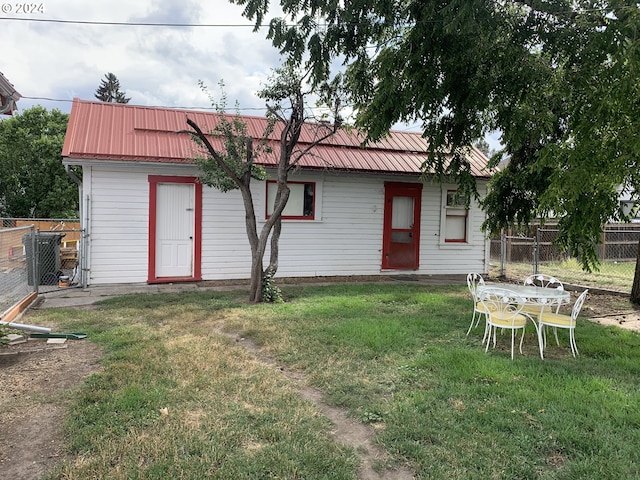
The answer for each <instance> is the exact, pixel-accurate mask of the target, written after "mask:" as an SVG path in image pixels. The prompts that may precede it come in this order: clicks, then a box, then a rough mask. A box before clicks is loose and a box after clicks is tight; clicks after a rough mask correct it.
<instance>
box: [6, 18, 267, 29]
mask: <svg viewBox="0 0 640 480" xmlns="http://www.w3.org/2000/svg"><path fill="white" fill-rule="evenodd" d="M0 20H14V21H17V22H40V23H63V24H72V25H107V26H127V27H188V28H191V27H212V28H247V27H249V28H255V24H253V23H238V24H223V23H149V22H99V21H93V20H60V19H56V18H23V17H0ZM266 26H268V25H260V26H259V27H258V28H263V27H266Z"/></svg>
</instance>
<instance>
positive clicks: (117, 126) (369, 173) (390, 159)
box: [62, 100, 489, 285]
mask: <svg viewBox="0 0 640 480" xmlns="http://www.w3.org/2000/svg"><path fill="white" fill-rule="evenodd" d="M187 118H190V119H192V120H194V121H195V122H196V123H197V124H198V125H199V126H200V127H201V128H202V129H203V130H204V131H210V130H211V129H212V128H213V126H214V125H215V124H216V122H217V120H218V115H217V114H215V113H207V112H200V111H187V110H176V109H167V108H151V107H141V106H132V105H123V104H114V103H102V102H94V101H84V100H74V103H73V107H72V110H71V115H70V119H69V126H68V130H67V134H66V138H65V143H64V148H63V152H62V155H63V163H64V164H65V165H79V166H81V167H82V181H81V184H80V190H81V192H80V195H81V199H82V207H81V220H82V228H83V229H85V230H86V233H87V235H88V243H87V246H86V249H87V251H86V265H85V271H87V272H88V278H87V279H86V280H85V281H86V283H87V284H93V285H99V284H113V283H143V282H146V283H163V282H180V281H184V282H189V281H198V280H222V279H227V280H228V279H246V278H249V276H250V265H251V255H250V248H249V242H248V240H247V235H246V232H245V222H244V215H245V214H244V207H243V203H242V199H241V195H240V193H239V192H238V191H232V192H229V193H221V192H220V191H218V190H216V189H213V188H210V187H207V186H203V185H202V184H201V183H200V182H199V180H198V170H197V169H196V167H195V165H194V164H193V163H192V161H191V160H190V159H191V158H193V157H194V156H195V154H196V152H197V151H198V150H197V148H198V147H197V146H196V145H195V143H194V142H193V140H192V139H191V137H190V135H189V134H188V133H186V132H185V130H186V129H187V125H186V119H187ZM243 118H244V120H245V121H246V122H247V125H248V131H249V133H250V134H251V135H253V136H255V137H256V138H259V137H260V136H261V135H262V132H263V129H264V125H265V122H266V120H265V119H264V118H256V117H243ZM309 128H311V126H310V127H309ZM277 135H278V132H277V131H276V132H275V133H274V137H273V138H274V140H275V139H276V138H277ZM310 139H311V133H310V131H309V132H303V135H302V136H301V146H304V145H305V142H306V143H307V144H308V142H309V141H310ZM215 140H216V139H213V140H212V141H215ZM360 142H361V139H359V137H358V136H357V135H356V134H353V133H352V134H349V133H347V132H339V133H338V134H337V135H335V136H334V137H332V138H330V139H329V140H327V141H325V142H324V143H322V144H321V145H319V146H317V147H316V148H315V149H314V155H311V156H306V157H304V159H303V161H302V162H301V163H300V168H299V169H298V170H297V171H296V172H295V173H294V174H293V175H292V176H291V177H290V180H291V183H290V188H291V191H292V194H291V198H290V201H289V204H288V205H287V208H286V210H285V212H284V216H283V228H282V236H281V240H280V259H279V270H278V274H277V276H278V277H322V276H352V275H367V276H369V275H392V274H398V273H412V274H419V275H420V274H423V275H441V274H447V275H451V274H466V273H467V272H469V271H478V272H485V273H486V272H488V270H489V243H488V240H487V238H485V236H484V234H483V233H482V232H481V228H480V227H481V224H482V222H483V220H484V213H483V211H481V210H480V209H479V208H478V206H477V205H476V204H472V205H471V207H470V208H469V209H468V210H467V209H465V208H464V207H463V206H460V205H455V203H454V197H455V196H454V194H455V189H456V186H455V185H454V184H448V185H447V184H443V185H441V184H439V183H436V182H433V181H431V180H429V179H428V178H424V177H423V176H422V175H421V171H420V166H421V164H422V162H423V160H424V158H425V152H426V149H427V145H426V141H425V140H424V139H423V138H422V137H421V136H420V135H419V134H416V133H409V132H393V133H392V135H391V136H390V137H389V138H387V139H385V140H383V141H381V142H379V143H377V144H375V145H373V146H369V147H367V148H361V147H360ZM275 155H276V153H274V154H272V155H271V156H270V155H265V156H264V158H261V160H260V163H262V164H264V165H265V166H266V167H267V169H268V167H269V166H273V165H275V162H276V159H275ZM468 159H469V162H470V165H471V168H472V172H473V174H474V176H476V178H477V180H478V185H479V190H480V192H484V191H485V190H486V183H487V180H488V177H489V175H488V172H487V171H486V163H487V159H486V157H485V156H484V155H482V153H480V152H479V151H478V150H475V149H472V150H470V152H469V156H468ZM267 171H269V170H267ZM272 172H273V171H272ZM252 185H253V186H252V193H253V195H254V202H255V204H256V211H257V212H259V214H258V217H259V218H258V219H257V220H258V227H259V228H260V226H261V224H262V223H263V222H264V221H265V219H266V218H267V216H268V215H269V212H270V200H271V202H272V199H270V196H271V195H273V191H274V190H273V184H272V182H270V181H262V182H260V181H253V183H252Z"/></svg>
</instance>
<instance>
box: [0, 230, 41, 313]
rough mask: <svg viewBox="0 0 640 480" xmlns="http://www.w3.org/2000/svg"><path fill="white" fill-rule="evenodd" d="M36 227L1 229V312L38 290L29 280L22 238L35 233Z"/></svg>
mask: <svg viewBox="0 0 640 480" xmlns="http://www.w3.org/2000/svg"><path fill="white" fill-rule="evenodd" d="M34 232H35V229H34V227H33V226H30V227H17V228H9V229H3V230H0V254H1V255H0V314H1V315H2V316H4V314H3V313H4V312H6V311H7V310H9V309H10V308H11V307H12V306H13V305H15V304H17V303H18V302H20V301H21V300H22V299H23V298H25V297H27V296H28V295H30V294H31V293H33V292H35V291H37V286H36V285H34V284H33V282H32V283H31V285H30V284H29V281H28V275H29V274H28V271H27V262H26V260H25V248H24V244H23V243H22V239H23V237H25V236H29V235H33V233H34Z"/></svg>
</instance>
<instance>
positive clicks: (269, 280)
mask: <svg viewBox="0 0 640 480" xmlns="http://www.w3.org/2000/svg"><path fill="white" fill-rule="evenodd" d="M275 273H276V272H275V271H274V270H273V268H271V267H269V268H267V271H266V272H265V273H264V275H263V276H262V300H263V301H265V302H269V303H282V301H283V299H282V290H281V289H280V287H278V286H277V285H276V284H275V282H274V281H273V276H274V275H275Z"/></svg>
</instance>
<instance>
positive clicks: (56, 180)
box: [0, 106, 80, 218]
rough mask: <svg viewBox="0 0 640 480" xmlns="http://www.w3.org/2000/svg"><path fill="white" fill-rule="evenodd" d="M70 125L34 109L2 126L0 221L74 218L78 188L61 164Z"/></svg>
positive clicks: (53, 112) (65, 118)
mask: <svg viewBox="0 0 640 480" xmlns="http://www.w3.org/2000/svg"><path fill="white" fill-rule="evenodd" d="M68 119H69V116H68V115H67V114H65V113H62V112H60V110H57V109H53V110H51V111H47V110H46V109H45V108H44V107H41V106H36V107H32V108H30V109H27V110H25V111H23V112H22V113H19V114H16V115H14V116H13V117H12V118H9V119H7V120H3V121H1V122H0V216H3V217H25V218H75V217H77V216H78V186H77V185H76V184H75V182H73V180H71V178H69V176H68V175H67V173H66V172H65V170H64V166H63V165H62V162H61V161H60V160H61V153H62V145H63V143H64V135H65V131H66V128H67V122H68ZM76 174H77V175H80V172H76Z"/></svg>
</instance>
